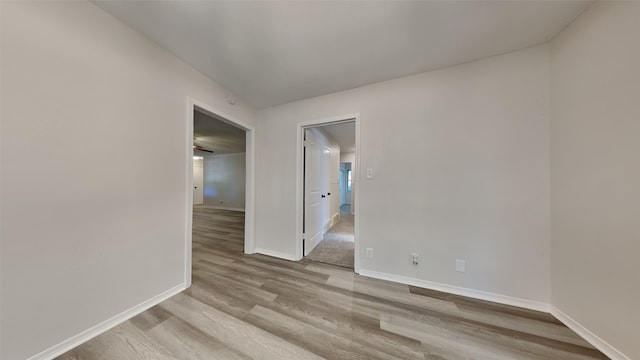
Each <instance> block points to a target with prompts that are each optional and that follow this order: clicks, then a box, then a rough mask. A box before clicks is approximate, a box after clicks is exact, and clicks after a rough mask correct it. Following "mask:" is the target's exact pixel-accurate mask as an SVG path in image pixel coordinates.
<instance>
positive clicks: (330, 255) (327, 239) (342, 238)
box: [306, 205, 355, 269]
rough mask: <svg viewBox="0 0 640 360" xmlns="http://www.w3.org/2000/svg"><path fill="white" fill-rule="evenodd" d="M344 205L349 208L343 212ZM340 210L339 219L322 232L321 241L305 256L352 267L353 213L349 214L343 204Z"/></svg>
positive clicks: (309, 258)
mask: <svg viewBox="0 0 640 360" xmlns="http://www.w3.org/2000/svg"><path fill="white" fill-rule="evenodd" d="M346 207H348V208H349V210H347V211H346V213H345V212H344V211H343V208H346ZM340 210H341V211H340V213H341V214H340V221H338V222H337V223H336V224H335V225H333V227H331V229H329V231H327V232H326V233H325V234H324V238H323V239H322V241H321V242H320V243H319V244H318V246H316V248H315V249H313V250H312V251H311V252H310V253H309V255H307V257H306V258H307V259H308V260H313V261H318V262H321V263H325V264H331V265H337V266H342V267H346V268H350V269H353V254H354V244H355V243H354V226H353V225H354V223H353V215H351V214H350V206H349V205H343V206H342V207H341V209H340Z"/></svg>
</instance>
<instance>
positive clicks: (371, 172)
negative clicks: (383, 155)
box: [367, 168, 373, 179]
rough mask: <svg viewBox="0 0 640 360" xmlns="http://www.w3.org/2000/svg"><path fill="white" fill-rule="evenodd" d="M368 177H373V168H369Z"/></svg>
mask: <svg viewBox="0 0 640 360" xmlns="http://www.w3.org/2000/svg"><path fill="white" fill-rule="evenodd" d="M367 179H373V168H367Z"/></svg>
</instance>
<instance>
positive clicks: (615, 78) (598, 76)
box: [550, 2, 640, 359]
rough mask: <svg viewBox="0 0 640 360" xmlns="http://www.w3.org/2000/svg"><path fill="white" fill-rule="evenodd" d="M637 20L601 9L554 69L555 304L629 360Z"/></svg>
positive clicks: (637, 286)
mask: <svg viewBox="0 0 640 360" xmlns="http://www.w3.org/2000/svg"><path fill="white" fill-rule="evenodd" d="M638 19H640V3H638V2H598V3H596V4H594V5H593V6H592V7H591V8H590V9H589V10H587V12H585V13H584V14H583V15H582V16H581V17H580V18H578V20H577V21H576V22H574V23H573V24H572V25H571V26H570V27H569V28H567V29H566V30H565V31H564V32H562V33H561V35H560V36H558V37H557V38H556V39H555V40H554V41H553V43H552V47H551V62H550V64H551V74H552V76H551V79H552V81H551V100H552V113H551V115H552V120H551V156H552V158H551V159H552V161H551V200H552V201H551V204H552V208H551V214H552V220H551V222H552V232H551V238H552V249H551V250H552V262H551V265H552V267H551V269H552V270H551V272H552V275H553V276H552V299H551V302H552V305H553V306H554V307H556V308H557V309H559V310H560V311H562V312H564V313H565V314H566V315H567V316H569V317H570V318H572V319H573V320H575V321H577V322H578V323H580V324H581V325H582V326H584V327H586V328H587V329H589V330H590V331H591V332H592V333H594V334H595V335H596V336H599V337H600V338H601V339H602V340H604V341H605V342H607V343H608V344H609V345H611V346H613V347H615V348H617V349H618V350H619V351H621V352H622V353H624V354H626V356H627V357H628V358H629V359H640V342H638V340H639V336H638V334H640V331H639V330H638V324H639V323H640V311H638V304H640V280H639V277H638V264H639V262H638V255H639V254H640V228H638V219H640V211H639V207H638V206H639V205H638V204H640V187H639V184H640V161H639V154H640V106H639V104H640V68H639V66H640V41H639V40H638V35H639V34H640V21H638ZM612 354H615V351H614V352H613V353H609V356H611V357H612V358H622V357H619V356H618V357H613V356H614V355H612Z"/></svg>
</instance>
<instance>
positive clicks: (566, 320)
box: [551, 305, 631, 360]
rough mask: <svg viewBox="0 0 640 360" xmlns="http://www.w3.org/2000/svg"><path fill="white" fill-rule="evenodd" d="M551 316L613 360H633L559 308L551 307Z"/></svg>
mask: <svg viewBox="0 0 640 360" xmlns="http://www.w3.org/2000/svg"><path fill="white" fill-rule="evenodd" d="M551 315H553V316H555V317H556V318H557V319H558V320H560V321H562V323H563V324H565V325H566V326H567V327H568V328H569V329H571V330H573V331H575V332H576V333H577V334H578V335H580V336H581V337H582V338H583V339H585V340H586V341H587V342H589V343H590V344H591V345H593V346H594V347H595V348H596V349H598V350H600V351H602V353H603V354H605V355H607V356H608V357H609V358H611V360H631V358H630V357H628V356H626V355H624V354H623V353H622V352H621V351H619V350H618V349H616V348H615V347H613V346H611V345H610V344H609V343H607V342H606V341H604V340H602V339H601V338H600V337H599V336H598V335H596V334H594V333H592V332H591V331H590V330H589V329H587V328H586V327H584V326H582V324H580V323H579V322H577V321H576V320H574V319H572V318H571V317H570V316H569V315H567V314H565V313H564V312H562V311H561V310H560V309H558V308H557V307H555V306H553V305H551Z"/></svg>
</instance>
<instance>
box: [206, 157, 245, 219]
mask: <svg viewBox="0 0 640 360" xmlns="http://www.w3.org/2000/svg"><path fill="white" fill-rule="evenodd" d="M245 160H246V154H245V153H237V154H212V155H205V156H204V204H205V205H207V206H214V207H223V208H228V209H234V210H241V211H243V210H244V202H245V177H246V166H245V164H246V161H245Z"/></svg>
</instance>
